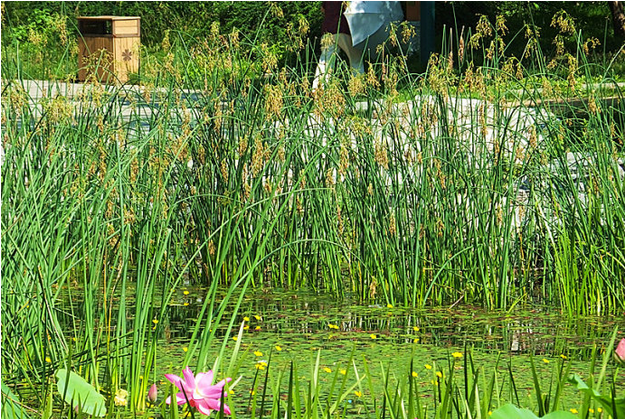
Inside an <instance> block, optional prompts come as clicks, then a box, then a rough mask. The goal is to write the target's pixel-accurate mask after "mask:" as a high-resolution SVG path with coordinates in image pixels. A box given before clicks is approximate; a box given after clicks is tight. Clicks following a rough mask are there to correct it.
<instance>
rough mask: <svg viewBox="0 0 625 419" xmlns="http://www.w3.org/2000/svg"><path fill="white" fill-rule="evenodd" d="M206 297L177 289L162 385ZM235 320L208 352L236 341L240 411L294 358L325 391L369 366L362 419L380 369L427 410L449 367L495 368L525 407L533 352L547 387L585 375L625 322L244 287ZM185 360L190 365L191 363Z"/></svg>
mask: <svg viewBox="0 0 625 419" xmlns="http://www.w3.org/2000/svg"><path fill="white" fill-rule="evenodd" d="M202 295H204V291H203V290H201V289H181V290H176V298H175V299H174V302H173V303H172V305H171V306H170V307H169V313H170V315H169V317H168V319H167V320H166V322H165V324H163V325H162V326H163V327H162V335H161V336H160V337H159V339H160V340H159V342H160V343H159V350H158V356H157V360H156V375H155V377H154V379H153V380H151V381H150V382H152V381H155V382H157V384H158V385H159V387H160V388H166V387H167V386H168V382H167V381H166V380H164V374H165V373H172V372H173V373H176V374H180V372H181V370H182V362H183V359H184V357H185V355H186V352H187V351H188V345H189V338H190V331H191V330H192V328H193V326H194V324H195V321H196V318H197V315H198V311H199V309H200V307H201V305H202V303H203V298H202ZM226 318H227V315H226ZM236 320H237V321H236V322H235V323H237V324H239V325H240V326H241V327H242V329H243V330H242V340H241V342H237V338H236V336H233V335H236V334H237V332H238V331H237V330H234V331H233V332H232V334H231V335H229V336H226V326H222V327H219V328H218V330H217V331H216V336H217V339H216V341H215V348H214V349H213V350H212V354H213V356H214V357H216V356H217V355H218V354H219V347H218V346H220V345H221V343H223V342H224V340H225V341H226V346H227V349H226V352H225V354H226V357H228V353H229V352H231V351H232V350H234V348H235V345H237V343H239V344H240V348H241V349H240V350H241V354H239V357H238V360H237V362H239V365H240V368H239V369H238V374H239V375H238V376H236V377H232V378H233V380H236V379H240V381H239V382H238V383H237V384H236V386H235V388H234V394H235V395H236V398H235V399H234V400H235V402H234V406H231V407H234V409H236V410H238V411H239V413H240V414H242V415H243V417H245V416H246V414H249V413H250V412H247V411H246V409H247V406H249V404H250V403H251V399H252V398H253V397H254V396H255V395H256V393H257V392H259V391H262V390H263V388H264V376H265V374H266V373H267V370H268V369H269V373H268V374H269V377H270V380H269V381H270V382H271V381H272V380H271V378H272V377H273V378H274V379H275V378H276V377H280V376H282V385H283V386H286V384H287V383H286V380H285V379H284V376H287V377H288V375H289V369H290V365H291V363H294V364H295V365H297V372H298V374H299V375H300V377H299V378H300V379H301V380H309V379H311V378H312V377H313V376H316V379H317V380H318V381H317V383H318V384H319V385H320V386H322V388H323V389H325V390H322V392H323V391H325V392H326V393H327V392H328V389H329V388H332V386H333V385H335V383H336V380H337V377H338V378H339V379H341V378H343V376H346V375H350V377H349V378H348V379H347V381H348V382H349V383H355V382H356V376H355V373H354V371H355V367H356V368H357V369H358V370H359V371H365V369H366V370H368V371H369V373H370V378H369V379H371V380H372V383H371V387H369V388H370V389H373V391H369V393H373V394H368V393H367V391H359V390H353V391H352V392H351V393H350V396H349V397H347V398H346V399H345V400H344V401H343V408H344V409H346V412H348V413H350V414H354V415H362V416H363V417H371V415H374V411H372V409H373V407H372V406H371V405H366V404H365V403H364V402H363V401H362V400H363V399H364V398H365V397H373V398H376V397H377V398H379V399H380V400H379V402H380V403H381V399H382V396H383V395H384V388H385V385H388V383H385V381H384V380H382V377H384V375H385V371H386V372H388V373H389V374H390V375H391V378H390V379H391V381H394V382H399V381H401V380H402V379H405V377H406V376H408V375H410V376H412V378H413V379H414V381H415V383H417V385H418V386H419V387H420V390H419V391H420V393H421V396H420V397H421V398H422V400H423V403H424V405H425V406H429V411H432V412H433V408H434V406H435V405H436V400H435V399H436V391H434V392H432V389H433V388H434V387H435V386H436V385H438V384H437V382H438V383H440V382H441V380H444V379H445V377H446V376H447V375H449V374H450V371H451V370H453V371H455V373H456V374H459V375H460V376H462V375H464V374H466V373H472V372H474V371H475V370H477V369H480V371H481V372H482V374H483V375H484V376H485V378H484V379H486V377H488V379H490V377H491V376H492V375H493V372H495V371H496V372H497V373H498V374H499V376H500V377H499V378H498V379H499V380H500V381H499V382H498V385H499V386H500V387H501V389H504V388H508V387H510V390H509V391H508V395H509V396H510V399H509V400H508V401H513V402H518V403H520V405H522V406H527V407H530V406H532V401H533V400H534V399H535V397H536V396H535V389H534V384H533V381H532V371H531V361H530V357H533V362H534V364H535V368H536V370H537V373H538V375H539V376H540V377H542V379H543V380H544V385H545V386H549V385H550V383H551V385H554V384H553V380H554V378H559V376H558V374H562V373H563V371H567V373H571V374H572V373H577V374H580V375H581V376H582V377H584V376H587V375H588V371H590V370H591V358H592V354H593V351H594V350H597V352H598V353H599V354H601V353H602V352H603V351H604V350H605V346H606V345H607V344H608V343H609V340H610V335H611V334H612V332H613V331H614V328H615V327H618V328H619V329H620V330H622V329H623V327H624V326H625V322H624V319H623V318H622V317H616V316H612V317H592V316H583V317H581V316H580V317H577V318H571V317H565V316H562V315H560V314H558V313H557V312H556V311H554V310H553V309H551V308H549V307H538V306H537V307H532V308H525V309H517V310H514V311H511V312H498V311H486V310H483V309H481V308H478V307H472V306H462V305H458V306H454V307H437V308H429V309H425V310H414V309H408V308H402V307H393V306H381V305H365V306H363V305H358V304H354V303H353V302H351V301H350V300H349V299H343V300H340V301H339V300H336V299H332V298H328V297H327V296H323V295H318V294H314V293H305V292H255V293H250V294H249V295H246V296H245V298H244V301H243V304H242V305H241V307H240V308H239V314H237V319H236ZM225 361H226V362H228V361H229V360H228V359H226V360H225ZM268 364H269V365H268ZM190 366H191V368H192V369H195V365H194V360H192V361H191V363H190ZM569 368H570V369H569ZM467 369H468V370H469V371H466V370H467ZM220 374H221V373H220ZM512 381H514V382H512ZM615 384H616V388H618V389H620V390H621V391H622V390H625V374H624V373H623V372H620V373H617V380H616V382H615ZM391 387H392V386H391ZM512 388H514V394H515V395H514V396H512V394H513V393H512ZM284 391H285V392H286V388H285V389H284ZM376 393H377V394H376ZM504 393H505V391H504ZM562 393H563V395H562V400H563V401H562V404H563V405H564V406H565V407H567V409H579V408H580V403H581V400H582V397H581V395H580V394H579V392H578V391H577V390H575V389H574V388H573V386H568V385H567V386H565V388H564V389H563V391H562ZM517 399H518V400H517ZM534 403H535V401H534ZM269 406H271V403H269ZM152 414H156V412H152Z"/></svg>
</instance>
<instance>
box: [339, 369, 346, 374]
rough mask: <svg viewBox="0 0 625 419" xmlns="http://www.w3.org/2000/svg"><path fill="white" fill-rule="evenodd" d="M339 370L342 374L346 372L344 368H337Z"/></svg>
mask: <svg viewBox="0 0 625 419" xmlns="http://www.w3.org/2000/svg"><path fill="white" fill-rule="evenodd" d="M339 372H340V373H341V374H343V375H345V374H347V370H346V369H345V368H341V369H339Z"/></svg>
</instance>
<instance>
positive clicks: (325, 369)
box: [323, 367, 332, 372]
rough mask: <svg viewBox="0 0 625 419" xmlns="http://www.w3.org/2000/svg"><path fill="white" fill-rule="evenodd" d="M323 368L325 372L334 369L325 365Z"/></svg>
mask: <svg viewBox="0 0 625 419" xmlns="http://www.w3.org/2000/svg"><path fill="white" fill-rule="evenodd" d="M323 370H324V371H325V372H332V370H331V369H330V368H328V367H324V368H323Z"/></svg>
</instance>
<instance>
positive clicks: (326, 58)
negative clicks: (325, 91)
mask: <svg viewBox="0 0 625 419" xmlns="http://www.w3.org/2000/svg"><path fill="white" fill-rule="evenodd" d="M335 54H336V43H334V42H332V43H330V44H329V45H328V46H327V47H326V48H324V49H322V50H321V55H320V56H319V63H318V64H317V70H316V71H315V78H314V80H313V85H312V89H313V91H315V90H317V88H318V87H319V83H322V82H325V81H326V77H327V75H328V69H329V68H331V67H333V66H334V61H335Z"/></svg>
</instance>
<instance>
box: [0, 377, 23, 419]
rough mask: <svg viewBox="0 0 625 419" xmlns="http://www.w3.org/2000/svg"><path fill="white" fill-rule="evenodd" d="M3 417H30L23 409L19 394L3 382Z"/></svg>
mask: <svg viewBox="0 0 625 419" xmlns="http://www.w3.org/2000/svg"><path fill="white" fill-rule="evenodd" d="M0 413H2V415H1V416H2V417H3V418H7V419H28V415H27V414H26V413H25V412H24V411H23V410H22V406H20V404H19V400H18V398H17V396H16V395H15V394H14V393H13V392H12V391H11V389H10V388H9V387H8V386H7V385H6V384H4V383H2V409H1V410H0Z"/></svg>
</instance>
